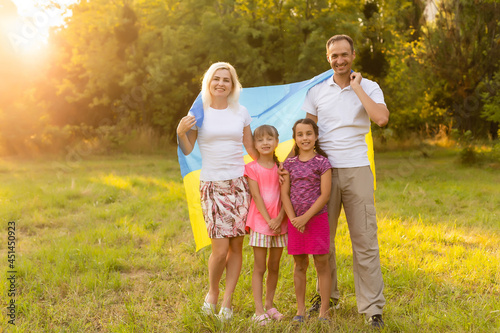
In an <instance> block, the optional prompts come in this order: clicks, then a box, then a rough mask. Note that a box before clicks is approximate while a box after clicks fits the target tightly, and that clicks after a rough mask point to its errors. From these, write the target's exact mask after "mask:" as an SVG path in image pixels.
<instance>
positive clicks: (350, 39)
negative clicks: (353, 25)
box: [326, 35, 354, 53]
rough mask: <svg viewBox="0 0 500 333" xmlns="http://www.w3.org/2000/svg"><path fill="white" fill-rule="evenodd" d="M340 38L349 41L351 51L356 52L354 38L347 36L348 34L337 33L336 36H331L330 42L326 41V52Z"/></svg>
mask: <svg viewBox="0 0 500 333" xmlns="http://www.w3.org/2000/svg"><path fill="white" fill-rule="evenodd" d="M339 40H346V41H348V42H349V45H351V52H353V53H354V42H353V40H352V38H351V37H349V36H347V35H335V36H332V37H330V39H329V40H328V42H326V52H328V48H329V47H330V45H332V44H333V43H335V42H338V41H339Z"/></svg>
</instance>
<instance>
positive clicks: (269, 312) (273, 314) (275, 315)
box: [266, 308, 284, 321]
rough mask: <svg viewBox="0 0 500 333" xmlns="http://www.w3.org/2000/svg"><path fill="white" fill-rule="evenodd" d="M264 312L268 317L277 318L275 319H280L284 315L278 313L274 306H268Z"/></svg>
mask: <svg viewBox="0 0 500 333" xmlns="http://www.w3.org/2000/svg"><path fill="white" fill-rule="evenodd" d="M266 313H267V315H268V316H269V318H271V319H274V320H277V321H280V320H281V319H283V317H284V315H282V314H281V313H279V311H278V310H277V309H276V308H270V309H269V310H267V312H266Z"/></svg>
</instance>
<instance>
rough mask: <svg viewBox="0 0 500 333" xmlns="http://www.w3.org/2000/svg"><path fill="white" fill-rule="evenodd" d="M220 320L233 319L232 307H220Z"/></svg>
mask: <svg viewBox="0 0 500 333" xmlns="http://www.w3.org/2000/svg"><path fill="white" fill-rule="evenodd" d="M217 317H218V318H219V320H220V321H231V319H233V310H232V309H230V308H224V307H222V308H220V311H219V314H218V315H217Z"/></svg>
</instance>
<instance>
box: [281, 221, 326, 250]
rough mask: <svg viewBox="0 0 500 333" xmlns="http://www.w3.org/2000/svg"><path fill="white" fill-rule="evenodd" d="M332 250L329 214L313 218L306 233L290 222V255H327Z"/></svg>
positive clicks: (308, 223) (307, 225)
mask: <svg viewBox="0 0 500 333" xmlns="http://www.w3.org/2000/svg"><path fill="white" fill-rule="evenodd" d="M329 250H330V225H329V224H328V213H323V214H319V215H315V216H313V217H312V218H311V219H310V220H309V222H307V224H306V229H305V230H304V233H302V232H300V231H298V230H297V229H296V228H295V227H294V226H293V225H292V223H291V222H290V220H288V254H291V255H299V254H327V253H328V252H329Z"/></svg>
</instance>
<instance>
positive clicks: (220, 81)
mask: <svg viewBox="0 0 500 333" xmlns="http://www.w3.org/2000/svg"><path fill="white" fill-rule="evenodd" d="M232 87H233V81H232V79H231V73H230V72H229V71H228V70H227V69H224V68H221V69H218V70H216V71H215V73H214V76H213V77H212V80H211V81H210V94H211V95H212V97H226V98H227V96H229V94H230V93H231V90H232Z"/></svg>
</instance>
